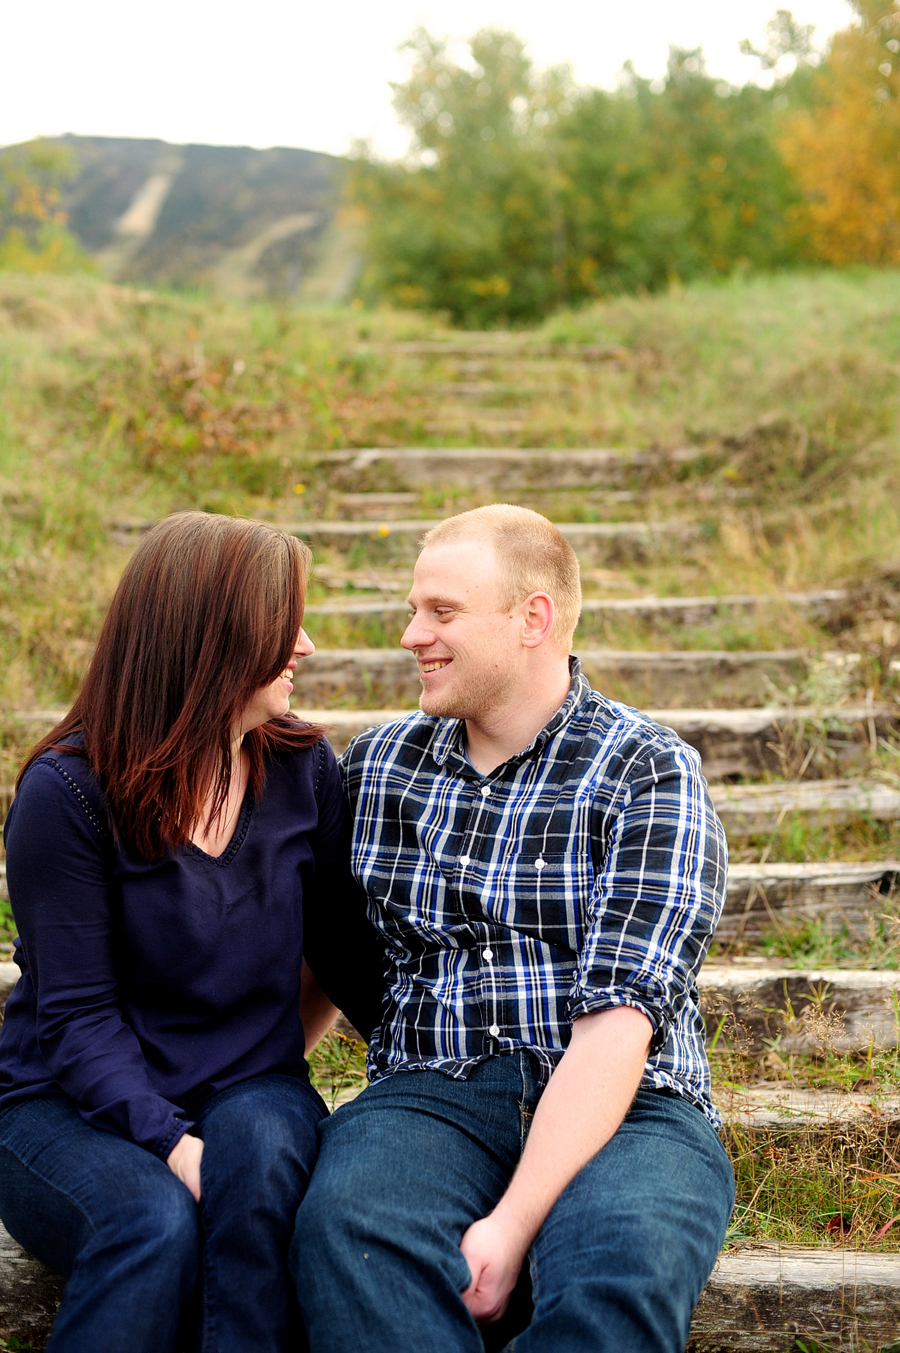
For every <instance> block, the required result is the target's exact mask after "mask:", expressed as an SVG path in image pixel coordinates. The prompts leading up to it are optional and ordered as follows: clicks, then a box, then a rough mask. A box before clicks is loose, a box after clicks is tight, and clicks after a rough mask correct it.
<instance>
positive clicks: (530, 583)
mask: <svg viewBox="0 0 900 1353" xmlns="http://www.w3.org/2000/svg"><path fill="white" fill-rule="evenodd" d="M472 538H475V539H478V538H480V539H482V540H485V541H487V542H489V543H490V544H491V545H493V547H494V553H495V554H496V556H497V562H498V565H499V571H500V598H499V604H500V608H501V609H502V610H506V609H507V608H510V609H511V608H512V607H513V606H518V604H519V602H520V601H524V599H525V598H526V597H527V596H530V594H531V593H532V592H546V593H547V595H548V596H549V597H552V599H553V604H554V606H555V607H556V618H555V620H554V622H553V629H552V631H551V634H550V637H551V639H552V640H553V642H554V643H555V644H556V645H557V647H559V648H560V649H562V650H564V651H565V652H566V653H568V651H569V649H570V648H571V646H572V637H573V635H574V633H575V626H576V625H577V624H578V618H579V616H580V615H581V574H580V572H579V568H578V558H577V556H576V554H575V551H574V550H573V549H572V546H571V545H570V544H569V542H568V541H567V540H566V538H565V536H564V535H563V534H562V532H561V531H559V530H558V529H557V528H556V527H555V526H554V525H553V522H551V521H548V520H547V518H546V517H542V516H541V514H540V513H539V512H532V511H531V509H530V508H527V507H514V506H513V505H512V504H511V503H493V504H492V505H491V506H490V507H476V508H473V509H472V511H471V512H460V513H458V515H457V516H455V517H447V518H446V520H445V521H442V522H439V523H438V525H437V526H433V527H432V529H431V530H430V531H427V532H426V534H425V535H424V536H423V537H422V548H423V549H427V548H428V546H430V545H450V544H452V543H453V542H454V541H457V540H463V539H472Z"/></svg>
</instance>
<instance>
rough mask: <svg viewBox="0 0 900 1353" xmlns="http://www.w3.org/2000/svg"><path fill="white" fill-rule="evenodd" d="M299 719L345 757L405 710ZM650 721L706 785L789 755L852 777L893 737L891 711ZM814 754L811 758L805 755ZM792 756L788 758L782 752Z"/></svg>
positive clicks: (756, 712)
mask: <svg viewBox="0 0 900 1353" xmlns="http://www.w3.org/2000/svg"><path fill="white" fill-rule="evenodd" d="M295 712H296V713H297V714H298V715H299V717H300V718H302V719H308V720H309V721H310V722H311V723H322V724H325V725H326V726H327V727H328V729H329V738H330V740H331V742H332V744H333V746H334V747H335V748H339V749H340V750H343V749H344V748H345V747H346V746H347V743H348V742H349V741H350V739H351V738H352V737H354V736H355V735H356V734H357V733H359V732H361V731H362V730H363V729H364V728H369V727H371V726H372V725H373V724H380V723H389V722H391V721H392V720H394V719H397V718H402V717H403V715H404V713H407V712H408V711H406V710H402V709H368V710H355V709H347V710H341V709H330V710H329V709H309V708H306V709H297V710H296V711H295ZM643 712H644V713H645V714H646V715H647V717H648V718H649V719H652V720H654V721H655V722H656V723H659V724H663V725H665V726H666V727H668V728H672V729H674V731H675V732H676V733H678V735H679V736H680V737H682V738H683V739H684V740H685V742H687V743H689V744H690V745H691V746H692V747H696V748H697V750H698V751H699V752H700V755H701V757H702V759H703V771H704V774H705V775H706V777H707V779H708V780H711V781H715V780H721V779H724V778H725V777H731V776H740V777H754V776H758V775H761V774H766V773H774V774H778V773H779V772H780V771H782V770H783V768H784V764H785V760H784V758H785V755H787V753H788V752H789V753H790V755H791V756H792V757H794V758H795V759H802V760H804V761H805V762H806V765H805V768H804V769H805V772H806V773H807V774H810V775H813V774H815V773H816V772H818V773H819V774H822V773H826V772H827V770H828V769H829V768H833V769H836V770H840V771H847V770H850V769H852V768H854V767H855V766H857V765H860V764H862V763H863V762H864V761H865V756H866V750H867V748H868V747H869V745H870V742H871V740H872V739H873V738H874V737H884V736H887V735H889V734H890V733H892V732H893V731H894V730H895V729H896V727H897V723H898V713H897V712H895V709H894V707H893V706H891V707H885V708H882V707H880V706H875V707H872V708H869V707H866V706H859V707H856V706H849V705H848V706H846V707H840V708H836V709H819V710H816V709H811V708H801V709H793V710H789V709H779V708H775V707H771V708H769V707H766V708H762V709H758V708H757V709H752V708H751V709H647V710H644V711H643ZM810 746H811V747H812V755H810V756H808V757H807V750H808V748H809V747H810ZM785 749H787V752H786V751H785Z"/></svg>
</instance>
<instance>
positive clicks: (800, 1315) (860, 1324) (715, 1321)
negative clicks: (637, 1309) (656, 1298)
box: [688, 1247, 900, 1353]
mask: <svg viewBox="0 0 900 1353" xmlns="http://www.w3.org/2000/svg"><path fill="white" fill-rule="evenodd" d="M898 1330H900V1257H898V1256H897V1255H895V1254H869V1253H865V1252H859V1251H855V1250H845V1249H834V1250H801V1249H779V1248H776V1247H772V1248H771V1249H768V1248H767V1249H763V1248H758V1249H739V1250H732V1251H729V1252H727V1253H725V1254H722V1255H721V1256H720V1257H719V1262H718V1264H717V1266H716V1270H715V1272H714V1273H713V1276H712V1278H711V1279H710V1281H709V1283H708V1284H707V1287H706V1291H705V1292H704V1294H703V1296H702V1298H701V1300H700V1305H699V1307H698V1308H697V1312H696V1314H695V1316H694V1320H693V1323H692V1325H691V1338H690V1343H689V1344H688V1349H689V1353H796V1350H797V1348H798V1343H797V1341H798V1339H799V1340H801V1341H803V1342H804V1343H805V1345H806V1347H807V1348H808V1349H811V1348H814V1347H815V1348H819V1349H827V1350H828V1353H876V1350H879V1349H884V1348H886V1347H887V1346H888V1345H892V1344H894V1343H895V1341H896V1339H897V1333H898Z"/></svg>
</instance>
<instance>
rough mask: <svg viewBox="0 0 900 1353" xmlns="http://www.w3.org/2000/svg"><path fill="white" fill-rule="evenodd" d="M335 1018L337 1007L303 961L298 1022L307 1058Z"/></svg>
mask: <svg viewBox="0 0 900 1353" xmlns="http://www.w3.org/2000/svg"><path fill="white" fill-rule="evenodd" d="M337 1017H338V1008H337V1006H336V1005H332V1003H331V1001H329V999H328V997H327V996H326V995H325V992H324V991H323V990H322V988H321V987H320V986H319V984H318V982H317V981H316V979H315V977H314V976H313V974H312V973H311V972H310V970H309V967H308V965H307V962H306V959H304V960H303V969H302V971H301V974H300V1022H301V1024H302V1025H303V1036H304V1038H305V1040H306V1049H305V1051H306V1056H307V1057H308V1056H309V1054H310V1053H311V1052H312V1050H313V1048H314V1047H315V1046H316V1044H317V1043H318V1042H319V1040H320V1039H322V1038H324V1037H325V1035H326V1034H327V1033H328V1030H329V1029H330V1028H331V1026H332V1024H333V1023H334V1021H335V1020H336V1019H337Z"/></svg>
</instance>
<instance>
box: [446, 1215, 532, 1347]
mask: <svg viewBox="0 0 900 1353" xmlns="http://www.w3.org/2000/svg"><path fill="white" fill-rule="evenodd" d="M459 1248H460V1250H461V1251H462V1253H463V1257H464V1258H465V1260H466V1263H467V1264H468V1265H469V1272H470V1273H471V1275H472V1281H471V1283H470V1284H469V1286H468V1287H467V1288H466V1290H465V1292H463V1294H462V1298H463V1301H464V1302H465V1304H466V1306H467V1307H468V1309H469V1311H470V1312H471V1314H472V1315H473V1316H474V1318H475V1319H476V1320H478V1321H480V1322H483V1323H490V1321H492V1320H499V1319H500V1317H501V1315H502V1314H503V1312H504V1311H505V1310H506V1307H507V1305H508V1304H509V1299H510V1297H511V1295H512V1290H513V1288H514V1287H515V1285H516V1279H517V1278H518V1276H519V1270H520V1269H521V1267H522V1261H523V1260H524V1258H525V1255H526V1254H527V1252H528V1242H527V1240H525V1244H524V1247H523V1237H522V1236H521V1235H516V1234H515V1233H514V1232H513V1231H512V1230H511V1229H510V1228H509V1227H508V1226H504V1224H503V1222H502V1221H501V1220H499V1219H498V1218H497V1217H496V1215H495V1214H493V1213H492V1214H491V1215H490V1216H489V1217H482V1219H481V1221H476V1222H473V1224H472V1225H471V1226H470V1227H469V1229H468V1231H466V1233H465V1235H464V1236H463V1238H462V1240H461V1241H460V1245H459Z"/></svg>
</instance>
